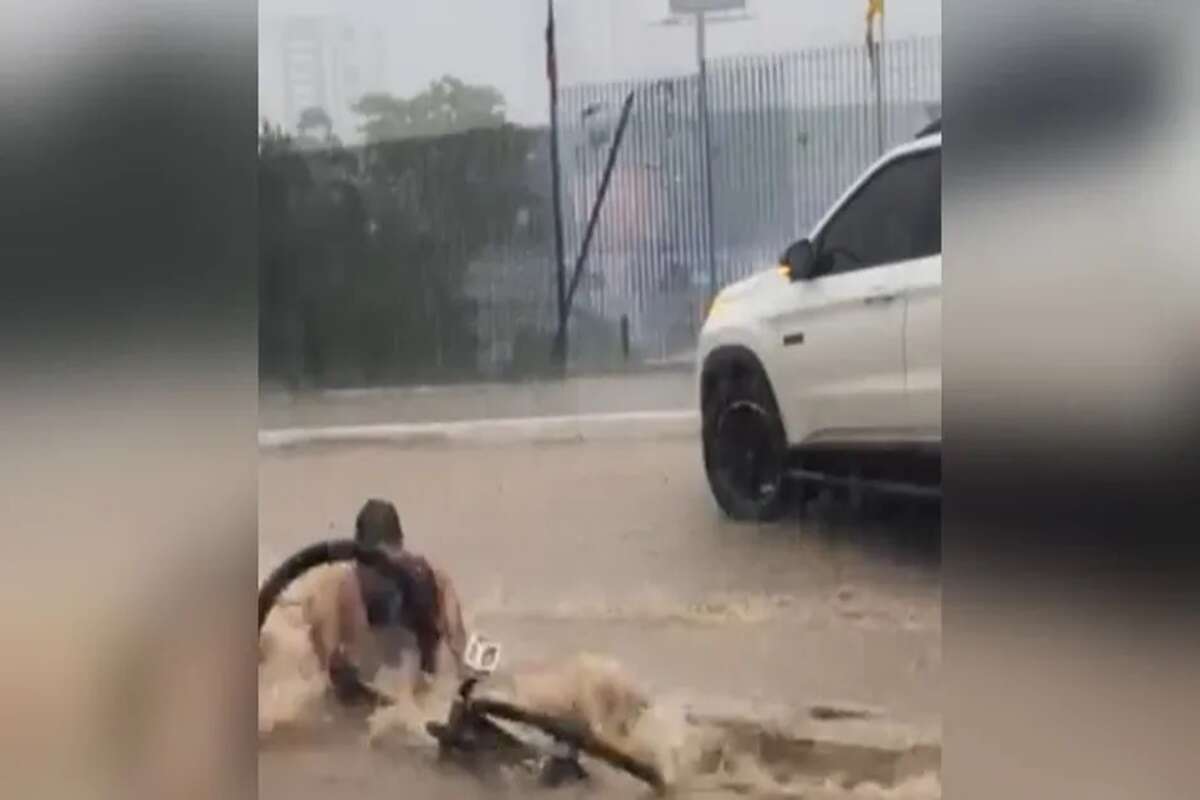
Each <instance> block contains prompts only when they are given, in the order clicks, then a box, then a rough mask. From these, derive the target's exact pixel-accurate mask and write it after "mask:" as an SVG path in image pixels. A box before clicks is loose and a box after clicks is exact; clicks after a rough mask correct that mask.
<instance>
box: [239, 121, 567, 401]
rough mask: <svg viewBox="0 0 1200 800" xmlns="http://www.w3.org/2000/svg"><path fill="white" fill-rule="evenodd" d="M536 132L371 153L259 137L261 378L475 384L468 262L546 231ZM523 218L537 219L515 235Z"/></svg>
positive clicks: (400, 143)
mask: <svg viewBox="0 0 1200 800" xmlns="http://www.w3.org/2000/svg"><path fill="white" fill-rule="evenodd" d="M539 137H540V134H539V133H537V132H534V131H529V130H524V129H520V128H516V127H513V126H511V125H503V126H499V127H496V126H492V127H490V128H478V127H473V128H471V129H469V130H465V131H461V132H458V133H454V134H452V135H443V136H438V137H434V138H423V139H414V138H408V139H401V140H387V141H383V142H380V143H377V144H373V145H367V146H366V147H362V148H344V147H341V146H338V145H336V144H331V145H329V146H327V147H324V148H321V149H308V148H306V147H303V148H302V147H298V146H297V142H295V141H293V140H291V139H289V138H288V137H287V136H286V135H284V134H283V133H282V132H281V131H279V130H278V129H277V128H271V126H270V125H266V124H264V127H263V130H262V131H261V132H260V137H259V154H260V157H259V214H260V294H259V297H260V301H259V306H260V315H259V318H260V335H259V342H260V371H261V373H262V374H263V375H264V377H266V378H268V379H274V380H281V381H284V382H286V383H289V384H292V385H319V386H330V385H371V384H382V383H410V382H423V381H431V380H444V379H450V378H456V377H471V376H473V374H474V371H475V366H476V365H475V357H476V349H477V348H476V342H475V339H474V336H475V333H474V332H475V309H474V307H473V305H472V302H471V301H470V299H469V298H468V297H467V296H466V295H465V292H464V279H465V277H466V271H467V268H468V266H469V265H470V264H471V263H472V262H473V261H474V260H475V259H476V258H478V257H479V256H480V255H481V254H484V253H486V250H487V248H488V246H489V244H490V243H493V242H498V241H507V240H511V239H512V238H513V237H514V236H518V235H519V236H525V237H538V236H544V235H545V231H546V229H547V227H548V226H547V222H546V219H547V217H548V215H549V209H548V207H547V204H546V203H544V202H543V201H542V200H541V198H540V195H539V194H538V193H536V192H534V191H533V190H532V189H531V181H530V179H529V158H530V155H531V154H532V153H533V151H534V149H535V148H536V147H539V146H540V138H539ZM522 210H525V211H527V212H529V214H530V223H529V225H528V226H526V227H525V228H524V229H522V231H521V233H519V234H518V233H517V232H516V228H517V226H516V225H515V220H516V219H517V217H518V213H519V212H520V211H522Z"/></svg>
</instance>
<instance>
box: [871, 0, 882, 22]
mask: <svg viewBox="0 0 1200 800" xmlns="http://www.w3.org/2000/svg"><path fill="white" fill-rule="evenodd" d="M880 16H883V0H867V27H870V26H871V23H872V22H874V21H875V18H876V17H880Z"/></svg>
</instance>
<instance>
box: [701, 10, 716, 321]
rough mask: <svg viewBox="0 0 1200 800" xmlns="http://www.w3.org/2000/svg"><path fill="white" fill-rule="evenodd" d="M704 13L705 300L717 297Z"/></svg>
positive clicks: (702, 69) (702, 91)
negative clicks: (706, 272)
mask: <svg viewBox="0 0 1200 800" xmlns="http://www.w3.org/2000/svg"><path fill="white" fill-rule="evenodd" d="M704 35H705V27H704V12H703V11H700V12H697V14H696V62H697V66H698V67H699V73H700V83H699V86H698V99H699V106H700V140H701V145H700V146H701V148H702V150H703V153H704V214H705V221H706V223H707V224H706V226H705V227H706V230H707V235H706V241H705V245H706V250H707V255H708V302H709V304H710V305H711V304H712V301H713V300H714V299H715V298H716V296H717V231H716V209H715V204H714V199H713V194H714V191H715V187H714V186H713V158H712V134H711V131H710V129H709V120H708V66H707V58H706V53H705V40H704V39H705V36H704Z"/></svg>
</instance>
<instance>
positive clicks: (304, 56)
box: [259, 15, 387, 142]
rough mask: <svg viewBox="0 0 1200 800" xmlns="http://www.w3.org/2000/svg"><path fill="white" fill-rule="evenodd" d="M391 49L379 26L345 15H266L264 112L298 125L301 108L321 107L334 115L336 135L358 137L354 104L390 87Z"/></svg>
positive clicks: (261, 38) (261, 35)
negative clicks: (389, 53) (352, 108)
mask: <svg viewBox="0 0 1200 800" xmlns="http://www.w3.org/2000/svg"><path fill="white" fill-rule="evenodd" d="M386 52H387V51H386V46H385V42H384V36H383V33H382V32H381V31H380V30H379V29H378V28H372V27H370V26H368V25H367V24H365V23H363V22H358V21H354V20H350V19H347V18H345V17H339V16H333V15H288V16H283V17H280V18H276V19H272V20H264V22H263V24H262V26H261V28H260V32H259V64H260V76H259V83H260V87H259V91H260V105H261V106H262V109H261V113H262V114H263V115H264V116H267V117H269V118H273V121H276V122H279V123H281V124H282V125H283V126H284V127H285V128H287V129H289V130H295V128H296V125H297V123H298V122H299V121H300V115H301V113H302V112H303V111H304V110H305V109H306V108H311V107H318V108H321V109H324V111H325V113H326V114H328V115H329V118H330V121H331V122H332V128H333V133H334V134H335V135H337V136H338V137H339V138H340V139H342V140H343V141H345V142H354V141H357V140H358V139H359V133H358V124H359V120H358V119H357V115H355V114H354V112H353V111H352V110H351V106H353V104H354V103H355V102H357V101H358V100H359V99H360V98H361V97H362V96H363V95H364V94H367V93H369V92H376V91H383V90H384V89H385V87H386V85H387V78H386V67H387V64H386ZM272 84H274V85H272ZM280 101H282V102H280Z"/></svg>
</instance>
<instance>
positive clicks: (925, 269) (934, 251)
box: [903, 147, 942, 441]
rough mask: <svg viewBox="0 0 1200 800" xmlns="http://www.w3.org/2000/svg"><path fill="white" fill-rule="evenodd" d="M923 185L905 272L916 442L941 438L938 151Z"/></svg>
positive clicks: (907, 354)
mask: <svg viewBox="0 0 1200 800" xmlns="http://www.w3.org/2000/svg"><path fill="white" fill-rule="evenodd" d="M925 180H926V181H927V182H928V184H929V190H928V191H929V196H930V197H931V198H933V202H931V203H930V204H929V206H928V208H927V209H926V212H925V218H924V220H922V221H921V223H920V225H921V227H920V243H919V247H918V249H917V251H916V253H914V255H915V256H916V257H915V258H914V259H913V260H911V261H909V262H908V263H907V264H906V265H905V267H904V276H903V281H904V287H905V320H904V362H905V371H904V379H905V387H906V388H905V394H906V396H907V398H908V410H909V420H908V424H909V426H910V428H911V434H912V436H913V437H914V438H926V439H930V440H939V441H940V440H941V435H942V151H941V148H940V147H939V148H938V149H937V151H936V153H935V154H933V157H932V159H931V160H930V162H929V169H928V170H927V171H926V176H925Z"/></svg>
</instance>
